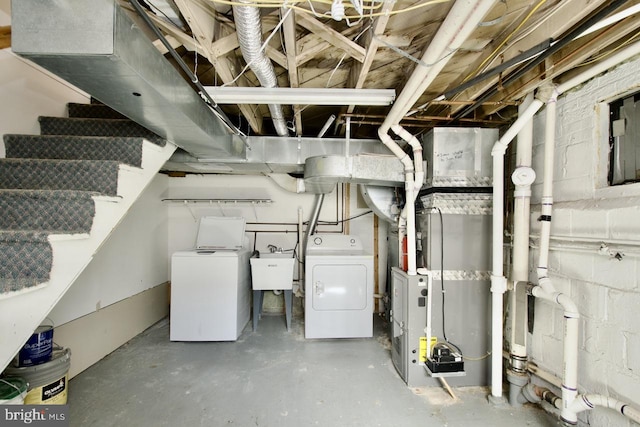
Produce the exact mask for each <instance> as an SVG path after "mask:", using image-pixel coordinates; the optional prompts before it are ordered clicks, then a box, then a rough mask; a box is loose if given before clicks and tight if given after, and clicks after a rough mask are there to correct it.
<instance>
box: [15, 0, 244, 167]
mask: <svg viewBox="0 0 640 427" xmlns="http://www.w3.org/2000/svg"><path fill="white" fill-rule="evenodd" d="M141 25H144V24H141ZM12 49H13V51H14V52H16V53H17V54H19V55H21V56H23V57H25V58H28V59H30V60H31V61H33V62H35V63H37V64H38V65H40V66H42V67H44V68H45V69H47V70H49V71H51V72H52V73H54V74H56V75H58V76H60V77H61V78H63V79H65V80H66V81H68V82H69V83H71V84H73V85H75V86H77V87H78V88H80V89H82V90H84V91H85V92H87V93H89V94H90V95H91V96H93V97H94V98H96V99H98V100H99V101H101V102H103V103H104V104H106V105H108V106H110V107H111V108H113V109H115V110H117V111H119V112H120V113H122V114H124V115H125V116H127V117H129V118H130V119H132V120H134V121H136V122H138V123H139V124H141V125H142V126H145V127H146V128H148V129H149V130H152V131H153V132H155V133H157V134H158V135H160V136H162V137H164V138H166V139H168V140H169V141H171V142H173V143H175V144H176V145H178V146H179V147H181V148H183V149H184V150H186V151H188V152H190V153H191V154H192V155H194V156H196V157H215V158H220V159H230V158H237V159H239V160H240V159H244V154H245V147H244V142H243V141H242V139H241V138H240V137H239V136H237V135H234V134H232V133H231V132H230V131H229V129H228V128H227V127H226V126H225V125H224V123H223V122H222V121H221V120H220V119H219V118H218V117H217V116H216V115H215V114H214V113H213V111H212V110H211V109H210V108H209V107H208V106H207V105H206V103H205V102H204V101H203V100H202V99H201V98H200V95H198V93H196V91H195V90H194V89H193V88H192V87H191V86H190V84H189V83H188V82H187V81H186V80H185V79H184V78H183V77H182V76H181V75H180V73H179V72H178V71H177V70H176V69H175V68H174V67H173V66H172V65H171V63H169V61H168V60H167V59H166V58H165V57H164V56H163V55H162V54H161V53H160V52H158V50H157V49H156V48H155V46H154V45H153V44H152V42H151V40H150V39H149V38H148V37H147V36H146V35H145V33H144V32H143V30H142V28H141V27H139V26H138V24H137V23H136V22H134V20H132V18H131V17H130V16H128V15H127V12H125V10H124V9H122V8H121V7H120V6H118V5H117V4H116V3H115V2H114V0H94V1H90V2H88V1H86V0H58V1H55V2H43V1H40V0H20V1H13V2H12Z"/></svg>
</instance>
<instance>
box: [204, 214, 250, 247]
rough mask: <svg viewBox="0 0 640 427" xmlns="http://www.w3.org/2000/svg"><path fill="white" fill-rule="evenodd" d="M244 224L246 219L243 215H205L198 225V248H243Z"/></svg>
mask: <svg viewBox="0 0 640 427" xmlns="http://www.w3.org/2000/svg"><path fill="white" fill-rule="evenodd" d="M244 226H245V220H244V218H241V217H215V216H203V217H202V218H200V225H199V226H198V238H197V239H196V249H218V250H238V249H242V246H243V243H244Z"/></svg>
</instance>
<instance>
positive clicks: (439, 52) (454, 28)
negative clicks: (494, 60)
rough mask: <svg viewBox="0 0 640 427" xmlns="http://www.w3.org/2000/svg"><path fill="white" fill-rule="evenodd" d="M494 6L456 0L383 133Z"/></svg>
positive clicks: (488, 1) (492, 1) (487, 0)
mask: <svg viewBox="0 0 640 427" xmlns="http://www.w3.org/2000/svg"><path fill="white" fill-rule="evenodd" d="M495 3H496V1H495V0H474V1H472V0H457V1H456V2H455V4H454V5H453V6H452V7H451V10H450V11H449V13H448V14H447V17H446V18H445V19H444V21H443V22H442V24H441V25H440V28H439V29H438V32H437V33H436V35H435V36H434V37H433V39H432V40H431V43H429V47H427V50H426V51H425V52H424V55H422V58H421V59H422V62H423V63H426V64H427V65H428V66H427V67H425V66H423V65H418V66H417V67H416V69H415V71H414V72H413V74H412V75H411V77H409V80H408V81H407V84H406V85H405V87H404V89H402V92H401V93H400V95H398V98H397V99H396V101H395V102H394V104H393V107H392V108H391V110H390V111H389V114H388V115H387V117H386V118H385V120H384V122H383V123H382V125H381V126H380V127H381V128H382V129H383V132H384V133H387V131H388V130H389V128H391V126H392V125H394V124H397V123H400V120H401V119H402V117H403V116H404V115H405V114H406V113H407V111H409V109H410V108H411V107H412V106H413V104H414V103H415V102H416V101H417V100H418V99H419V98H420V97H421V96H422V94H423V93H424V91H425V90H426V89H427V87H429V85H430V84H431V83H432V82H433V80H434V79H435V78H436V77H437V76H438V74H439V73H440V71H442V69H443V68H444V66H445V65H446V64H447V63H448V62H449V60H450V59H451V58H452V57H453V53H454V52H455V50H457V49H458V48H459V47H460V46H461V45H462V43H464V42H465V41H466V40H467V38H468V37H469V36H470V35H471V33H472V32H473V31H474V30H475V29H476V28H477V27H478V24H479V23H480V22H482V19H483V18H484V16H485V15H486V14H487V12H489V10H491V8H492V7H493V5H494V4H495Z"/></svg>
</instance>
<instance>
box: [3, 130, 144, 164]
mask: <svg viewBox="0 0 640 427" xmlns="http://www.w3.org/2000/svg"><path fill="white" fill-rule="evenodd" d="M142 141H143V138H136V137H120V136H119V137H107V136H67V135H5V136H4V145H5V150H6V157H7V158H18V159H27V158H29V159H31V158H33V159H60V160H74V159H77V160H116V161H119V162H122V163H126V164H128V165H132V166H137V167H140V165H141V164H142Z"/></svg>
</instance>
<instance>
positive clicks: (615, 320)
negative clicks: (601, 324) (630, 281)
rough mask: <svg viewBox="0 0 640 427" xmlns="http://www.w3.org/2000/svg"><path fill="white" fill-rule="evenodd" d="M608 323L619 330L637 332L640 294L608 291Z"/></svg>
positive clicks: (639, 316) (614, 290) (639, 321)
mask: <svg viewBox="0 0 640 427" xmlns="http://www.w3.org/2000/svg"><path fill="white" fill-rule="evenodd" d="M607 305H608V311H609V323H610V324H611V325H613V326H615V327H617V328H619V329H620V330H623V331H628V332H637V331H638V325H640V310H638V307H640V293H638V292H631V291H620V290H617V289H611V290H609V295H608V298H607Z"/></svg>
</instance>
